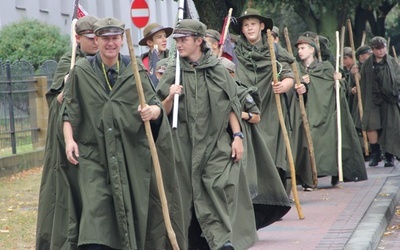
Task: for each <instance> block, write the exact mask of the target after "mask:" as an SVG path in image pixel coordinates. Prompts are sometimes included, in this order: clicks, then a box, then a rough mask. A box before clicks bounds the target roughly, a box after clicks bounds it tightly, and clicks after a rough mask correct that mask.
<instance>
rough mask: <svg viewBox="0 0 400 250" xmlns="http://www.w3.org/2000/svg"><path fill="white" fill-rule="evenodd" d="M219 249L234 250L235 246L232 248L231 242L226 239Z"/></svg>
mask: <svg viewBox="0 0 400 250" xmlns="http://www.w3.org/2000/svg"><path fill="white" fill-rule="evenodd" d="M219 250H235V248H233V245H232V243H231V242H230V241H228V242H226V243H225V244H223V245H222V247H220V249H219Z"/></svg>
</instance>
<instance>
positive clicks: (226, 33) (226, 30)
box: [218, 8, 232, 58]
mask: <svg viewBox="0 0 400 250" xmlns="http://www.w3.org/2000/svg"><path fill="white" fill-rule="evenodd" d="M231 18H232V8H230V9H229V11H228V16H227V17H226V22H225V23H226V25H225V26H224V27H223V28H222V31H223V33H222V37H221V41H219V42H220V44H221V47H220V48H219V52H218V58H220V57H221V56H222V54H223V53H224V46H225V40H226V36H227V35H228V32H229V25H230V23H231Z"/></svg>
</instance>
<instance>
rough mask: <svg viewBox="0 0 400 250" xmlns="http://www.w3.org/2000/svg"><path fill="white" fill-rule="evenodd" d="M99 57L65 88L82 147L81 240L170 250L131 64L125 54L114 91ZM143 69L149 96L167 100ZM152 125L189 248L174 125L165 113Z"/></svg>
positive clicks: (175, 219)
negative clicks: (174, 145)
mask: <svg viewBox="0 0 400 250" xmlns="http://www.w3.org/2000/svg"><path fill="white" fill-rule="evenodd" d="M99 64H100V65H101V59H100V57H99V56H98V55H97V56H95V58H91V59H89V60H87V59H81V60H79V61H78V62H77V63H76V66H75V68H74V69H73V71H72V72H71V74H70V77H69V80H68V82H67V85H68V87H67V88H66V90H65V100H64V105H65V112H66V113H67V114H68V119H69V121H70V123H71V126H72V129H73V134H74V139H75V141H76V142H77V143H78V146H79V153H80V156H79V158H78V161H79V166H78V169H77V171H78V180H79V183H80V186H79V191H80V194H81V196H82V204H83V209H82V210H81V213H80V220H79V221H78V222H77V225H78V227H79V232H78V233H79V237H78V245H83V244H102V245H107V246H109V247H111V248H116V249H143V250H144V249H145V250H147V249H170V248H171V247H170V246H169V242H168V237H167V233H166V229H165V225H164V222H163V217H162V211H161V206H160V200H159V196H158V191H157V185H156V182H155V176H154V172H153V164H152V157H151V153H150V148H149V143H148V139H147V137H146V132H145V126H144V123H143V122H142V120H141V117H140V115H139V113H138V111H137V109H138V106H139V96H138V93H137V90H136V84H135V83H136V81H135V78H134V75H133V71H132V68H131V64H129V65H125V63H124V60H122V58H120V63H119V65H120V67H121V68H120V71H119V76H118V79H117V81H116V83H115V85H114V87H113V89H112V90H111V91H110V93H108V91H107V89H106V85H105V84H104V82H105V76H104V75H103V74H102V73H101V72H102V71H101V68H100V66H99ZM139 70H140V77H141V80H142V85H143V90H144V97H145V100H146V102H147V103H148V104H149V105H152V104H156V105H159V106H161V104H160V102H159V101H158V99H157V98H156V96H155V92H154V90H153V87H152V85H151V83H150V81H149V78H148V75H147V73H146V71H145V70H144V69H143V67H140V68H139ZM151 124H152V128H153V135H154V139H155V141H156V148H157V153H158V158H159V161H160V164H161V169H162V173H163V181H164V189H165V193H166V197H167V201H168V205H169V211H170V217H171V222H172V225H173V228H174V230H175V233H176V235H177V239H178V243H179V245H180V246H181V247H182V248H185V247H186V239H185V237H184V236H183V235H182V234H181V232H182V231H183V229H182V224H181V222H182V216H181V211H182V209H181V203H180V202H181V199H180V193H179V186H178V182H177V179H176V172H175V165H174V162H173V157H172V156H173V155H174V152H173V146H172V141H171V140H172V138H171V131H170V127H169V126H168V121H167V120H166V115H165V114H162V115H161V117H160V118H159V120H157V121H152V122H151Z"/></svg>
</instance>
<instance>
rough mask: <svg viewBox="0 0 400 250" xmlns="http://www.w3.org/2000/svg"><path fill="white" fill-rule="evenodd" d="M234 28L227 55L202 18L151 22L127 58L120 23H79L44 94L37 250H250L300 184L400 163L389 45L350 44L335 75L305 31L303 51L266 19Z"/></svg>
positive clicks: (358, 175)
mask: <svg viewBox="0 0 400 250" xmlns="http://www.w3.org/2000/svg"><path fill="white" fill-rule="evenodd" d="M231 28H232V30H233V31H234V32H235V33H236V34H237V35H238V37H237V40H236V41H234V54H233V55H225V54H224V53H223V51H222V50H223V48H222V46H224V42H223V41H222V42H221V37H223V38H225V39H226V35H225V34H221V33H220V32H219V31H217V30H213V29H207V27H206V25H205V24H203V23H202V22H201V21H198V20H193V19H183V20H180V21H178V22H177V24H176V26H175V27H173V28H172V27H164V26H162V25H160V24H157V23H152V24H149V25H148V26H147V27H146V28H145V29H144V31H143V39H141V40H140V42H139V45H140V46H146V47H147V48H148V52H146V53H144V54H142V55H140V56H138V57H135V55H132V54H131V55H130V56H125V55H122V54H121V53H120V50H121V47H122V46H123V43H124V35H125V33H126V31H125V25H124V23H123V22H121V21H120V20H118V19H115V18H100V19H99V18H96V17H93V16H85V17H82V18H80V19H79V20H78V21H77V23H76V25H75V31H76V40H77V46H76V48H74V50H73V51H71V52H69V53H67V54H66V55H64V56H63V58H62V59H61V60H60V63H59V65H58V68H57V72H56V75H55V79H54V83H53V85H52V86H51V88H50V89H49V91H48V93H47V98H48V105H49V124H48V137H47V144H46V152H45V161H44V169H43V177H42V182H41V188H40V196H39V209H38V222H37V235H36V239H37V241H36V249H84V250H94V249H99V250H100V249H143V250H148V249H193V250H196V249H199V250H200V249H216V250H217V249H221V250H223V249H224V250H230V249H236V250H237V249H248V248H250V247H251V246H252V245H254V244H255V242H256V241H257V230H258V229H260V228H263V227H266V226H268V225H270V224H272V223H274V222H276V221H279V220H281V219H282V218H283V219H284V216H285V214H286V213H287V212H288V211H289V210H290V209H291V199H289V197H290V190H291V189H292V190H293V199H294V200H295V201H296V202H298V197H297V196H296V195H295V190H296V189H297V187H296V184H297V185H301V186H302V187H303V190H304V191H312V190H315V189H316V188H318V186H317V179H318V177H324V176H330V177H331V184H332V185H333V186H335V185H337V184H338V182H339V181H363V180H366V179H367V178H368V177H367V172H366V168H365V161H366V160H368V159H366V157H367V155H368V153H369V152H370V153H369V155H370V157H369V166H377V165H378V163H379V162H380V161H381V160H382V159H384V161H385V162H384V166H385V167H393V166H394V160H395V159H396V157H397V156H400V130H399V128H398V125H399V124H400V104H399V103H400V66H399V64H398V63H397V62H396V60H395V59H394V58H392V57H391V56H390V55H388V53H387V49H386V47H387V41H386V40H385V38H383V37H374V38H372V39H371V40H370V42H369V44H368V45H364V46H361V47H359V48H358V49H357V50H356V51H353V50H352V48H350V47H345V48H344V50H343V68H342V70H339V71H338V70H337V69H335V67H334V66H335V65H334V62H335V59H336V60H338V58H334V56H333V55H332V54H331V53H330V51H329V49H328V47H327V46H325V47H324V50H322V49H321V48H322V46H323V45H324V44H320V41H319V40H318V39H322V40H321V41H322V42H323V39H324V37H322V36H318V35H317V34H315V33H313V32H305V33H303V34H301V36H299V37H298V39H297V40H296V43H295V46H294V48H295V49H296V53H295V54H293V53H292V52H291V48H288V50H286V49H285V48H284V47H283V46H282V45H281V44H280V39H281V38H282V33H281V32H280V30H279V28H278V27H276V26H274V25H273V21H272V19H270V18H268V17H265V16H263V15H261V13H260V12H259V11H258V10H256V9H252V8H248V9H246V10H245V11H244V12H243V13H242V15H241V16H240V17H238V18H236V22H234V23H232V24H231ZM171 38H172V39H173V42H174V43H173V44H174V46H173V47H170V48H169V49H168V46H167V41H168V39H171ZM128 46H129V44H128ZM320 47H321V48H320ZM75 49H76V50H75ZM354 55H355V57H356V58H354ZM138 86H141V91H142V92H140V90H139V89H140V88H137V87H138ZM360 94H361V95H360ZM142 95H143V97H144V99H145V103H146V104H145V105H143V104H141V102H140V98H141V96H142ZM359 96H361V99H360V98H359ZM360 101H361V102H360ZM360 105H362V107H363V113H360V112H359V111H360V108H359V106H360ZM304 113H305V114H306V116H305V117H306V120H305V119H304V118H305V117H304ZM338 120H339V121H340V123H338ZM147 125H148V127H147ZM338 127H339V128H338ZM148 128H150V131H151V133H150V135H149V134H148ZM339 130H340V134H341V140H338V133H339V132H338V131H339ZM363 132H365V133H366V134H367V136H368V141H369V146H367V148H365V146H364V144H363V143H362V141H363V137H362V134H363ZM308 133H309V135H310V138H308ZM149 138H151V140H149ZM310 143H312V144H311V145H313V146H311V145H310ZM153 146H154V147H153ZM311 147H313V149H314V150H310V149H311ZM339 150H340V151H341V152H342V154H341V157H340V158H338V157H337V155H338V151H339ZM154 152H156V154H155V155H156V156H157V157H154ZM382 156H383V158H382ZM313 162H314V164H315V169H313V168H312V166H311V165H312V163H313ZM157 164H159V166H160V169H161V173H162V174H161V176H158V175H157V173H156V172H157V171H156V170H155V169H156V168H153V166H154V165H157ZM338 166H340V167H338ZM160 177H161V179H160ZM294 180H295V181H294ZM160 183H161V185H162V187H160ZM293 184H295V186H293ZM164 197H165V198H166V199H164ZM166 214H167V216H166Z"/></svg>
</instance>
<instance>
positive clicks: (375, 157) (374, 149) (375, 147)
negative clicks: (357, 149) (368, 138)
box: [369, 143, 381, 167]
mask: <svg viewBox="0 0 400 250" xmlns="http://www.w3.org/2000/svg"><path fill="white" fill-rule="evenodd" d="M380 161H381V149H380V147H379V144H378V143H375V144H371V158H370V160H369V166H370V167H375V166H378V164H379V162H380Z"/></svg>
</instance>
